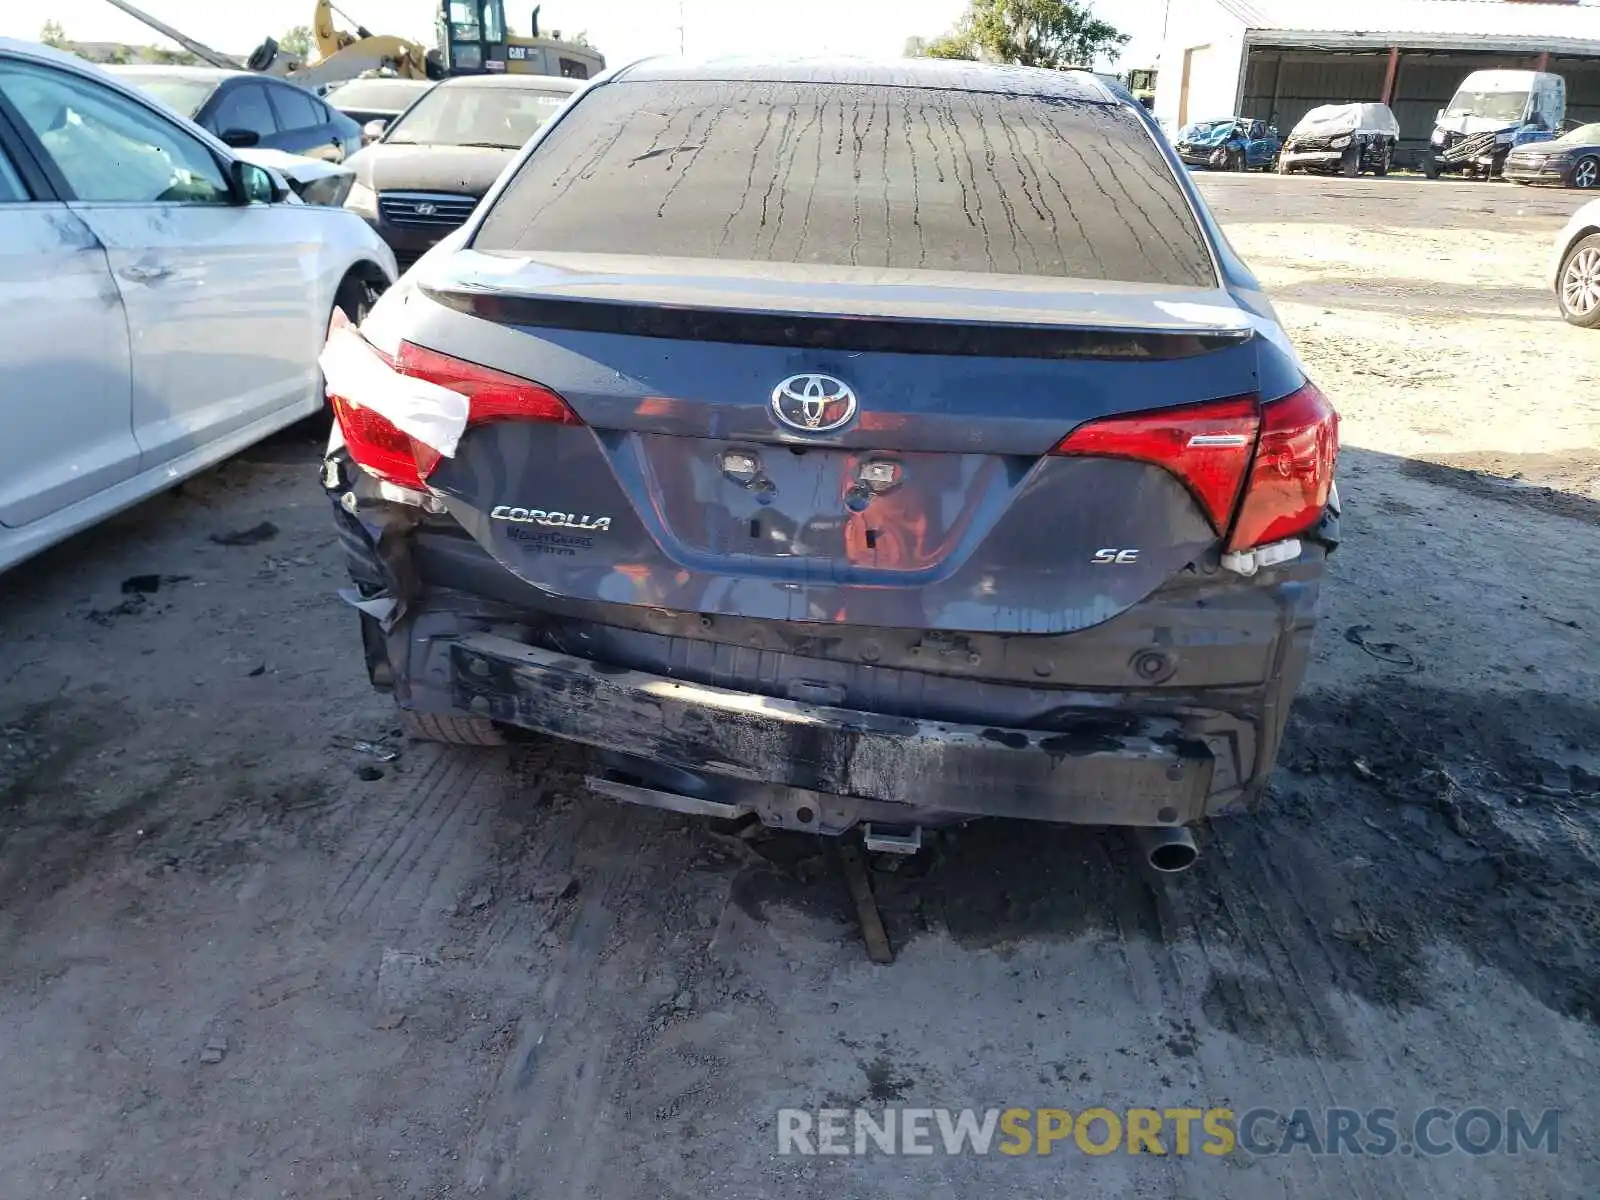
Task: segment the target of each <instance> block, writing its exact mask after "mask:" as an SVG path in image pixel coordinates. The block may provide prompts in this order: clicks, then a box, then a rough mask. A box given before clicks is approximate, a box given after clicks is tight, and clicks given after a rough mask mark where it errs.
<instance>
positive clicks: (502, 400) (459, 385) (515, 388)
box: [329, 342, 583, 491]
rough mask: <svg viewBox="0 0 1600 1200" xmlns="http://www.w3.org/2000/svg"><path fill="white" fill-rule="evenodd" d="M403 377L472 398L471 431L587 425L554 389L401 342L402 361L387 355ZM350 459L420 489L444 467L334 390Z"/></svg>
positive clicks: (435, 454)
mask: <svg viewBox="0 0 1600 1200" xmlns="http://www.w3.org/2000/svg"><path fill="white" fill-rule="evenodd" d="M380 357H382V358H383V359H384V361H385V362H387V363H389V365H390V366H391V367H392V368H393V369H394V370H396V371H397V372H399V373H400V374H401V375H409V376H411V377H413V378H415V379H425V380H427V381H428V382H429V383H434V384H437V385H438V386H440V387H444V388H449V389H450V390H451V391H453V392H459V393H461V394H462V395H463V396H465V397H467V428H468V429H471V428H472V427H473V426H474V425H482V424H485V423H487V422H490V421H543V422H547V423H551V424H556V425H582V424H583V422H582V421H581V420H580V419H579V417H578V415H577V414H576V413H575V412H573V411H572V409H571V408H569V407H567V402H566V401H565V400H563V399H562V398H561V397H560V396H558V395H556V394H555V393H554V392H552V391H551V390H550V389H549V388H547V387H544V386H543V385H541V384H537V383H534V382H533V381H532V380H530V379H522V378H520V377H519V376H516V375H507V374H506V373H505V372H503V371H495V370H491V369H490V368H489V367H481V366H479V365H478V364H477V363H470V362H464V361H462V360H461V359H459V358H453V357H451V356H450V355H448V354H440V353H439V352H438V351H437V350H429V349H427V348H426V347H424V346H416V345H413V344H412V343H410V342H401V343H400V355H399V358H398V359H394V360H391V359H389V358H388V357H387V356H386V355H381V354H380ZM329 399H330V400H332V401H333V411H334V414H335V415H336V416H337V417H338V419H339V428H340V429H341V430H342V431H343V432H344V440H345V445H346V446H347V447H349V450H350V455H351V457H352V458H354V459H355V460H356V462H358V463H360V464H361V466H362V467H364V468H366V470H367V471H369V472H371V473H372V474H373V475H376V476H378V478H380V479H387V480H388V481H389V482H390V483H396V484H399V485H400V486H402V487H408V488H412V489H415V490H417V491H422V490H424V487H425V481H426V479H427V478H428V475H429V474H430V473H431V472H432V471H433V469H434V468H435V467H436V466H438V465H439V457H440V455H439V451H438V450H437V449H435V448H434V447H432V446H429V445H427V444H425V443H423V442H420V441H418V440H417V439H416V438H413V437H411V436H410V435H409V434H407V433H405V432H403V431H402V430H400V429H397V428H396V427H395V426H394V424H393V423H391V422H390V421H389V420H387V419H386V418H384V417H382V416H380V415H379V414H378V413H377V412H376V411H374V410H373V409H370V408H365V407H362V406H361V405H359V404H352V403H350V402H349V401H348V400H346V399H345V398H343V397H341V396H337V395H334V394H332V393H331V392H330V394H329Z"/></svg>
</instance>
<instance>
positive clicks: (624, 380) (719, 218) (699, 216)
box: [324, 61, 1338, 869]
mask: <svg viewBox="0 0 1600 1200" xmlns="http://www.w3.org/2000/svg"><path fill="white" fill-rule="evenodd" d="M324 367H325V370H326V374H327V378H328V386H329V392H330V396H331V397H332V400H333V403H334V407H335V410H336V412H337V414H338V418H339V420H338V428H337V429H336V430H335V434H334V437H333V440H332V444H331V448H330V451H329V455H328V459H327V462H326V464H325V467H324V482H325V484H326V486H327V488H328V490H329V493H330V495H331V497H332V499H333V500H334V502H335V514H336V517H337V520H338V524H339V529H340V532H341V535H342V540H343V544H344V546H345V548H346V550H347V553H348V557H349V561H350V567H351V571H352V574H353V577H354V587H353V588H352V589H351V591H350V592H348V593H347V597H348V598H349V599H350V600H351V601H352V602H353V603H355V604H356V605H357V607H358V609H359V612H360V623H361V629H362V641H363V644H364V646H365V652H366V659H367V665H368V669H369V671H370V673H371V676H372V680H373V682H374V684H376V685H377V686H379V687H381V688H385V689H390V690H392V691H393V693H394V695H395V698H396V700H397V702H398V703H399V705H400V707H401V709H402V710H404V712H405V713H406V714H407V715H408V716H407V719H408V722H409V725H410V728H411V729H412V731H413V732H414V733H416V734H418V735H419V736H423V737H431V738H435V739H437V740H442V741H450V742H463V743H471V744H491V743H493V742H496V741H498V740H500V739H501V738H503V737H504V736H505V734H506V733H507V732H508V731H513V730H521V731H531V732H532V733H536V734H545V735H552V736H555V737H558V738H565V739H571V740H574V741H578V742H583V743H587V744H589V745H590V746H592V747H595V748H596V749H597V751H598V754H597V763H598V765H597V768H596V774H595V776H594V778H593V780H592V781H591V782H592V784H593V786H595V787H596V789H597V790H599V791H601V792H604V793H606V794H608V795H611V796H614V797H616V798H618V799H623V800H629V801H634V802H639V803H644V804H651V805H656V806H660V807H665V808H670V809H676V810H678V811H682V812H690V813H704V814H708V815H713V816H723V817H735V816H742V815H745V814H755V815H756V816H758V817H759V818H760V820H762V821H763V822H765V823H766V824H768V825H771V826H777V827H783V828H787V829H795V830H809V831H814V832H818V833H826V834H839V833H843V832H845V831H847V830H851V829H855V828H857V827H865V828H864V829H863V832H864V833H866V835H867V837H868V841H869V844H870V845H874V846H877V847H881V848H900V849H910V848H914V847H915V846H916V845H917V844H918V843H919V841H920V837H921V831H922V829H924V828H926V827H930V826H938V825H943V824H948V823H951V822H956V821H963V820H968V819H971V818H975V817H1010V818H1025V819H1030V820H1041V821H1056V822H1072V823H1086V824H1101V825H1117V826H1129V827H1134V828H1136V829H1139V830H1142V831H1144V836H1145V838H1146V839H1147V842H1148V845H1149V849H1150V857H1151V861H1152V862H1153V863H1154V864H1155V865H1157V866H1159V867H1162V868H1164V869H1176V868H1181V867H1182V866H1185V865H1187V864H1188V863H1189V862H1190V861H1192V859H1193V856H1194V845H1193V842H1192V840H1190V838H1189V837H1188V834H1187V832H1186V829H1185V827H1186V826H1187V825H1189V824H1190V823H1192V822H1194V821H1196V820H1198V819H1200V818H1202V817H1204V816H1206V815H1208V814H1210V813H1213V812H1216V811H1218V810H1219V809H1222V808H1224V807H1227V806H1230V805H1235V804H1240V803H1248V802H1249V801H1251V800H1252V799H1253V798H1255V797H1256V796H1258V795H1259V794H1260V792H1261V789H1262V788H1263V786H1264V785H1265V782H1266V779H1267V775H1268V772H1269V770H1270V768H1271V765H1272V761H1273V757H1274V755H1275V753H1276V751H1277V747H1278V743H1279V740H1280V738H1281V735H1282V732H1283V726H1284V721H1285V718H1286V716H1287V714H1288V710H1289V705H1290V702H1291V700H1292V698H1293V695H1294V691H1295V689H1296V687H1297V686H1298V683H1299V680H1300V678H1301V674H1302V671H1303V669H1304V667H1305V663H1306V659H1307V652H1308V647H1309V644H1310V641H1311V636H1312V629H1313V626H1314V624H1315V614H1316V606H1317V594H1318V588H1319V585H1320V583H1321V579H1322V575H1323V568H1324V561H1325V559H1326V556H1327V554H1328V553H1329V551H1330V550H1331V549H1332V548H1333V546H1334V545H1335V543H1336V541H1337V536H1338V534H1337V531H1338V500H1337V491H1336V489H1335V487H1334V481H1333V472H1334V464H1335V458H1336V455H1337V427H1338V418H1337V416H1336V414H1335V413H1334V410H1333V409H1332V407H1331V406H1330V405H1329V403H1328V402H1327V400H1326V399H1325V398H1324V397H1323V396H1322V394H1321V393H1320V392H1318V391H1317V389H1316V388H1315V387H1314V386H1313V385H1312V384H1311V383H1310V382H1309V381H1308V380H1307V379H1306V378H1305V375H1304V373H1303V371H1302V369H1301V367H1300V366H1299V364H1298V361H1297V360H1296V358H1295V356H1294V354H1293V351H1292V350H1291V349H1290V348H1289V345H1288V342H1287V340H1286V339H1285V337H1284V336H1283V333H1282V331H1281V330H1280V328H1279V326H1278V324H1277V322H1276V319H1275V317H1274V316H1273V314H1272V311H1271V308H1270V307H1269V305H1268V304H1267V302H1266V299H1265V298H1264V297H1263V295H1262V294H1261V291H1260V288H1259V285H1258V284H1257V283H1256V281H1255V280H1254V278H1253V277H1252V276H1251V275H1250V273H1249V271H1248V270H1247V269H1246V267H1245V266H1244V265H1243V264H1242V263H1241V262H1240V261H1239V260H1238V259H1237V258H1236V257H1235V256H1234V254H1233V252H1232V251H1231V250H1230V248H1229V247H1228V244H1227V242H1226V240H1225V239H1224V238H1223V237H1222V235H1221V233H1220V231H1219V230H1218V228H1217V226H1216V224H1215V223H1214V221H1213V220H1212V218H1211V216H1210V214H1209V213H1208V212H1207V210H1206V208H1205V205H1204V203H1203V202H1202V201H1201V199H1200V197H1199V196H1198V194H1197V193H1196V192H1195V190H1194V188H1193V185H1192V184H1191V183H1190V182H1189V180H1188V178H1187V175H1186V173H1185V172H1184V171H1183V169H1182V168H1181V166H1180V165H1179V163H1178V162H1177V160H1176V158H1174V156H1173V154H1172V151H1171V150H1170V148H1168V146H1167V144H1166V141H1165V139H1163V138H1162V137H1161V136H1160V134H1159V133H1158V132H1157V130H1156V127H1155V125H1154V124H1153V123H1152V122H1151V120H1150V118H1149V117H1148V116H1147V115H1146V113H1145V112H1144V111H1143V110H1142V109H1141V108H1140V107H1139V106H1138V105H1136V104H1133V103H1131V102H1129V101H1128V100H1126V99H1125V98H1122V97H1119V96H1118V95H1116V94H1113V93H1112V92H1111V91H1110V90H1108V89H1106V88H1104V87H1103V86H1101V85H1100V84H1099V82H1098V81H1097V80H1096V79H1095V78H1094V77H1093V76H1091V75H1089V74H1087V73H1081V74H1074V73H1058V72H1052V71H1033V70H1025V69H1019V68H1003V67H991V66H981V65H977V64H967V63H942V62H936V61H908V62H901V63H896V64H893V65H888V66H884V67H881V68H880V67H871V66H865V65H861V64H850V65H838V66H830V67H819V66H817V65H815V64H806V65H802V66H796V65H784V64H773V65H766V66H763V65H753V64H751V63H750V62H748V61H740V62H737V63H732V62H730V63H715V62H713V63H708V64H702V65H698V66H694V65H685V64H683V63H680V62H651V61H647V62H645V63H643V64H639V65H636V66H633V67H629V68H626V69H623V70H622V71H619V72H616V73H614V74H612V75H610V76H609V77H607V78H605V79H603V80H601V81H599V82H597V83H595V84H594V85H592V86H591V87H590V89H589V90H588V91H587V92H586V93H585V94H584V95H583V96H582V97H580V98H579V100H578V101H577V102H576V103H575V104H573V105H572V106H570V107H569V108H568V109H567V110H566V111H565V112H564V113H563V114H562V115H561V116H560V117H559V118H558V119H557V120H556V121H554V122H553V123H552V124H551V125H549V126H548V127H546V128H545V129H544V130H542V131H541V133H540V134H539V135H538V136H536V137H535V138H534V140H533V141H532V142H530V143H529V145H528V146H527V147H526V148H525V149H524V150H523V152H522V154H521V155H520V157H519V158H518V160H517V161H516V163H515V164H514V165H513V166H512V167H511V168H510V169H509V170H507V172H506V173H505V175H503V176H502V177H501V179H500V181H499V183H498V184H497V186H496V187H495V189H494V190H493V191H491V192H490V194H489V195H488V196H487V197H486V198H485V200H484V202H483V203H482V205H481V206H480V207H479V209H478V211H477V212H476V213H475V214H474V216H473V218H472V220H471V221H470V222H469V223H468V224H467V226H465V227H464V228H463V229H462V230H460V231H459V232H458V233H457V234H455V235H453V236H452V237H451V238H450V239H449V240H448V241H447V242H446V243H445V244H443V245H441V246H440V247H438V248H437V249H435V250H434V251H432V252H431V253H430V254H429V255H428V256H427V257H426V258H425V259H423V261H422V262H421V263H420V264H418V266H417V267H416V268H414V269H413V270H412V271H411V273H410V274H409V275H408V276H407V277H406V278H405V279H404V280H403V281H402V282H401V284H400V285H399V286H397V287H396V288H395V289H394V290H392V291H390V292H389V293H388V294H387V295H385V296H384V297H383V299H382V300H381V301H380V302H379V304H378V306H377V307H376V309H375V310H374V312H373V314H372V316H371V317H370V318H369V319H368V321H367V322H366V323H365V324H364V325H363V327H362V328H361V330H360V331H359V332H355V331H348V330H342V331H338V332H336V334H335V335H334V336H333V337H332V338H330V342H329V347H328V350H327V352H326V353H325V355H324Z"/></svg>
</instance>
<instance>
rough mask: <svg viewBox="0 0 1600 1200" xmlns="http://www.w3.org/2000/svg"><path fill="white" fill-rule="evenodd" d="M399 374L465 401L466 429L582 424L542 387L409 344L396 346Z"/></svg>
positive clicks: (563, 403) (529, 381)
mask: <svg viewBox="0 0 1600 1200" xmlns="http://www.w3.org/2000/svg"><path fill="white" fill-rule="evenodd" d="M399 370H400V373H401V374H402V375H410V376H413V377H414V378H416V379H426V380H427V381H428V382H429V383H436V384H438V385H439V386H440V387H446V388H449V389H450V390H451V391H452V392H460V393H461V394H462V395H463V396H465V397H467V400H468V402H469V404H470V408H469V409H468V416H467V427H468V428H469V429H470V428H471V427H472V426H474V425H482V424H483V423H485V422H486V421H508V420H509V421H549V422H551V423H552V424H556V425H582V424H583V422H582V421H580V420H579V419H578V414H577V413H575V412H573V411H572V410H571V409H570V408H568V407H567V402H566V401H565V400H563V399H562V398H561V397H560V396H558V395H556V394H555V393H554V392H552V391H551V390H550V389H549V388H547V387H544V386H543V385H542V384H537V383H534V382H533V381H532V380H531V379H523V378H521V377H519V376H516V375H507V374H505V373H504V372H502V371H493V370H490V369H489V368H488V367H480V366H479V365H478V364H477V363H470V362H463V361H462V360H461V359H459V358H451V357H450V355H448V354H440V353H439V352H438V351H437V350H429V349H427V348H426V347H423V346H414V345H412V344H411V343H410V342H401V343H400V362H399Z"/></svg>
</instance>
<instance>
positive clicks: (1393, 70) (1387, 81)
mask: <svg viewBox="0 0 1600 1200" xmlns="http://www.w3.org/2000/svg"><path fill="white" fill-rule="evenodd" d="M1539 69H1540V70H1541V71H1542V70H1543V69H1544V68H1543V67H1541V68H1539ZM1399 74H1400V47H1399V46H1390V47H1389V69H1388V70H1387V71H1386V72H1384V76H1383V103H1385V104H1388V103H1389V102H1391V101H1392V100H1393V99H1394V81H1395V77H1396V76H1397V75H1399Z"/></svg>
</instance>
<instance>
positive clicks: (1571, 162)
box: [1505, 125, 1600, 191]
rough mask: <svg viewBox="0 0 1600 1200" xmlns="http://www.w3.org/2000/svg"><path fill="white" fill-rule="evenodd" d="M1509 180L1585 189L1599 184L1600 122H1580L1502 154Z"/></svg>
mask: <svg viewBox="0 0 1600 1200" xmlns="http://www.w3.org/2000/svg"><path fill="white" fill-rule="evenodd" d="M1505 177H1506V178H1507V179H1509V180H1511V181H1512V182H1513V183H1559V184H1561V185H1563V186H1564V187H1573V188H1582V189H1584V190H1585V191H1587V190H1588V189H1590V188H1593V187H1600V125H1580V126H1578V128H1576V129H1574V130H1572V131H1571V132H1570V133H1564V134H1562V135H1561V136H1560V137H1558V138H1555V139H1553V140H1551V141H1547V142H1527V143H1524V144H1523V145H1521V146H1518V147H1516V149H1514V150H1512V151H1511V153H1510V154H1508V155H1507V156H1506V165H1505Z"/></svg>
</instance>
